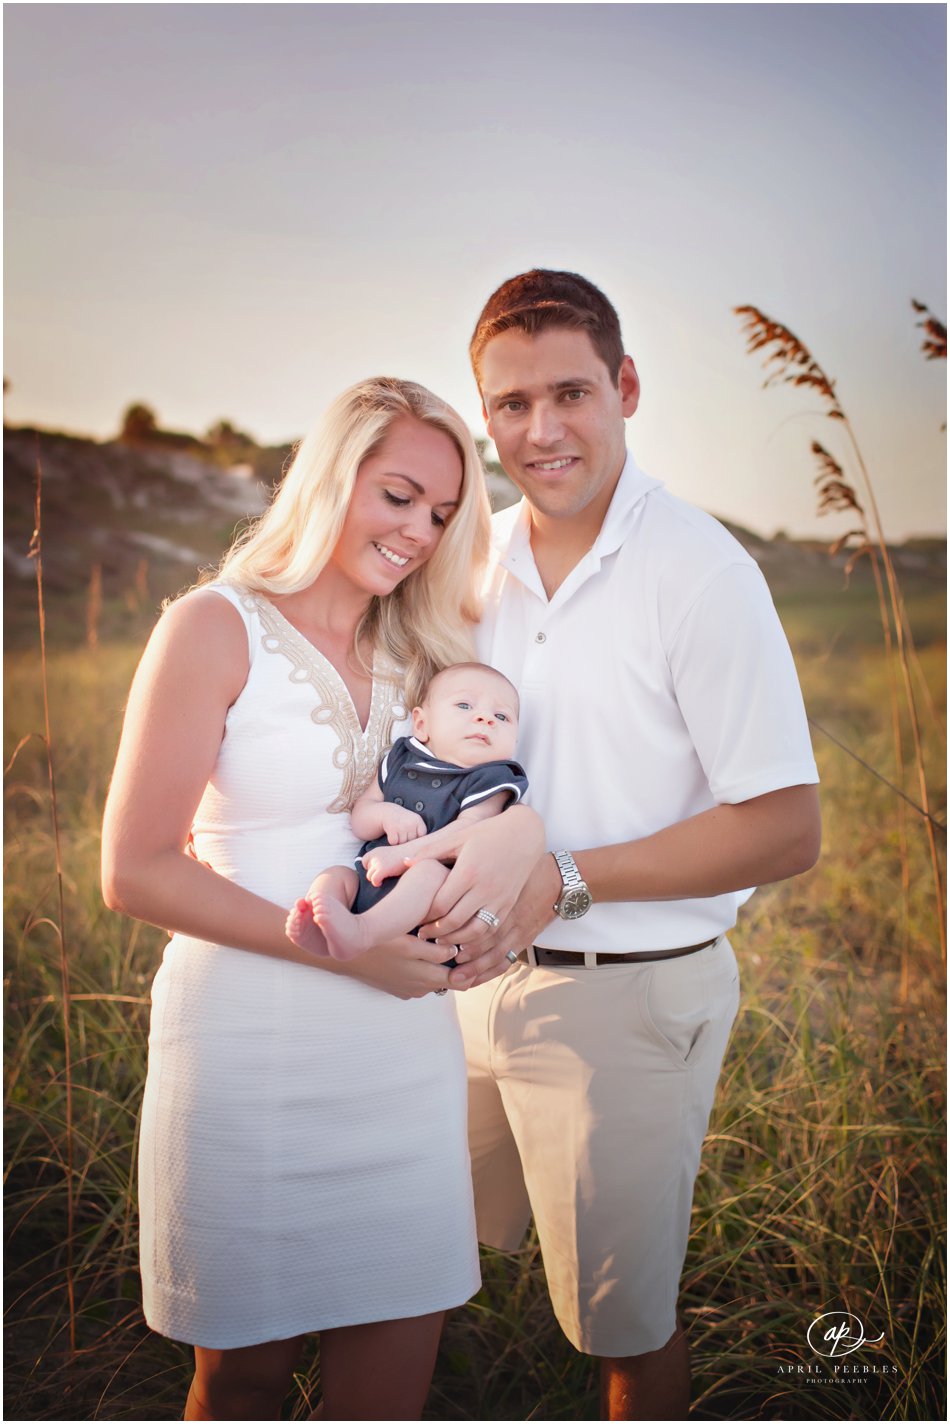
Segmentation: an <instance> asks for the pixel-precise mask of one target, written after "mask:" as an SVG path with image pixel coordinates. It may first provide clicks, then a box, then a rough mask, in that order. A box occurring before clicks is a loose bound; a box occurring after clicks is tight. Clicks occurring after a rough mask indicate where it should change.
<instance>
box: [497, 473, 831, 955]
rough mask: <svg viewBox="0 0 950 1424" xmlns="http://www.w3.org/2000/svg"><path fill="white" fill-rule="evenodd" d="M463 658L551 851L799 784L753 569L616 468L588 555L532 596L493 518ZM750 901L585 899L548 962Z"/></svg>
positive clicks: (770, 626) (809, 776)
mask: <svg viewBox="0 0 950 1424" xmlns="http://www.w3.org/2000/svg"><path fill="white" fill-rule="evenodd" d="M478 648H479V657H481V658H482V659H483V660H484V661H485V662H486V663H490V664H491V665H492V666H493V667H496V668H498V669H500V671H501V672H503V673H505V674H506V676H508V677H509V678H510V679H511V681H512V682H513V683H514V685H515V686H516V687H517V688H518V691H519V693H520V694H521V731H520V736H519V740H518V759H519V760H520V761H521V762H522V764H523V765H524V767H525V769H526V770H527V773H528V779H529V782H530V788H531V789H530V794H529V797H528V800H529V802H530V804H531V805H532V806H534V808H535V809H536V810H537V811H538V813H539V814H540V815H541V817H542V818H543V820H544V823H545V826H546V828H547V843H548V846H549V848H551V849H552V850H558V849H562V848H564V849H567V850H573V851H579V850H584V849H588V848H591V847H593V846H601V845H611V844H613V843H615V842H617V841H627V840H635V839H638V838H640V837H641V836H648V835H650V834H651V833H652V832H654V831H658V830H661V829H662V828H663V827H665V826H669V825H672V824H674V823H675V822H677V821H682V820H684V819H685V818H686V817H687V816H692V815H695V814H696V813H697V812H699V811H704V810H707V809H708V808H709V807H710V806H714V805H716V804H719V803H723V802H739V801H747V800H749V799H750V798H752V797H754V796H762V795H764V794H765V793H766V792H768V791H776V790H778V789H779V788H780V787H783V786H797V785H802V784H804V783H806V782H816V781H817V780H818V773H817V770H816V768H815V762H814V758H813V756H812V751H811V743H810V740H809V736H808V726H807V722H806V718H805V709H804V706H803V704H802V698H801V692H800V690H799V686H798V678H797V676H796V673H795V667H794V664H793V662H792V655H791V652H790V651H789V647H788V643H787V641H786V638H785V634H784V632H783V631H782V627H781V624H780V623H779V620H778V616H777V614H776V612H775V609H774V607H773V604H772V599H771V596H770V594H769V591H768V588H767V586H766V583H765V580H764V579H763V577H762V575H761V573H760V572H759V569H758V566H757V565H756V564H755V562H754V560H752V559H751V558H750V557H749V555H748V554H747V553H746V552H745V550H744V549H743V548H742V546H741V545H740V544H738V543H737V542H736V540H735V539H733V537H732V535H731V534H729V533H728V532H727V531H726V530H725V529H724V528H723V527H722V525H720V524H718V523H717V522H716V520H714V519H712V518H711V517H710V516H709V515H707V514H704V513H702V512H701V511H700V510H698V509H694V508H693V507H692V506H690V505H688V504H684V503H683V502H682V501H680V500H678V499H675V498H674V497H673V496H672V495H670V494H668V493H667V492H666V490H664V489H663V487H662V485H661V484H660V482H659V481H658V480H654V479H651V478H650V477H649V476H647V475H645V474H644V473H643V472H642V471H641V470H640V469H638V468H637V466H636V465H635V464H634V462H633V460H632V458H631V457H630V456H629V455H628V456H627V460H626V463H625V465H624V468H623V471H622V473H621V476H620V480H619V483H618V485H617V488H616V490H615V492H614V497H613V500H612V501H611V504H610V508H609V510H608V512H607V516H606V518H605V520H604V524H603V527H602V529H601V531H600V534H599V535H598V537H597V540H596V542H595V543H594V545H593V547H592V548H591V549H590V550H589V551H588V553H587V554H585V556H584V558H583V559H582V560H581V561H580V563H579V564H578V565H577V567H576V568H575V569H573V570H572V572H571V573H570V574H569V575H568V577H567V578H566V579H565V581H564V583H563V584H562V585H561V586H560V588H558V589H557V591H556V592H555V594H554V597H553V598H552V599H550V601H549V600H548V598H547V595H546V594H545V592H544V588H543V585H542V583H541V579H540V576H539V574H538V571H537V568H536V566H535V562H534V556H533V554H532V551H531V542H530V522H529V516H528V508H527V504H526V503H525V501H522V502H521V504H519V505H516V506H515V507H514V508H513V509H507V510H503V511H502V513H500V514H498V515H496V516H495V518H494V520H493V562H492V566H491V569H490V572H489V578H488V584H487V597H486V606H485V616H484V619H483V621H482V624H481V627H480V629H479V634H478ZM751 893H752V891H751V890H746V891H737V892H735V893H733V894H728V895H717V896H714V897H712V898H709V899H694V900H665V901H636V902H627V903H624V904H600V905H598V904H595V905H594V906H593V907H592V908H591V910H590V911H589V912H588V913H587V914H586V915H585V916H584V917H583V919H580V920H576V921H573V922H570V923H564V922H562V921H560V920H555V921H554V923H553V924H552V925H550V926H549V927H548V928H547V930H545V931H544V932H543V933H542V934H541V935H540V936H539V943H541V944H543V945H545V946H546V947H548V948H552V949H580V950H599V951H602V952H603V951H606V952H610V951H614V952H616V953H624V952H629V951H631V950H647V949H669V948H676V947H679V946H681V945H689V944H698V943H700V942H701V941H702V940H705V939H712V938H713V937H714V936H715V935H718V934H720V933H722V932H724V931H725V930H728V929H730V928H731V927H732V925H733V924H735V920H736V913H737V910H738V907H739V905H740V904H742V902H743V901H744V900H746V899H748V897H749V895H750V894H751Z"/></svg>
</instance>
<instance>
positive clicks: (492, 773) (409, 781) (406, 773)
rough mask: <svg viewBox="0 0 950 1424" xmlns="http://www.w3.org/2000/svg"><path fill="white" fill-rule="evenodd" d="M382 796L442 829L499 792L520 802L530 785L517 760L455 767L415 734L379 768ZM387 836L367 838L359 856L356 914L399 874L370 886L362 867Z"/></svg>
mask: <svg viewBox="0 0 950 1424" xmlns="http://www.w3.org/2000/svg"><path fill="white" fill-rule="evenodd" d="M377 779H378V781H379V786H380V790H381V791H382V793H383V799H384V800H385V801H390V802H392V803H393V804H394V805H396V806H405V807H406V808H407V810H409V811H415V812H416V813H417V814H418V815H420V816H421V817H422V819H423V820H424V821H425V823H426V830H427V832H429V833H430V834H431V832H432V831H440V830H441V829H442V827H443V826H449V825H451V824H452V822H453V821H454V820H455V818H456V816H457V815H458V814H459V812H460V811H465V810H467V808H468V807H469V806H475V805H477V804H478V802H479V801H484V800H485V799H486V798H487V797H489V796H495V795H497V794H498V792H499V791H507V792H509V793H510V796H511V799H512V801H520V800H521V798H522V797H523V796H524V794H525V792H526V791H527V789H528V778H527V776H526V775H525V772H524V768H523V767H522V766H520V765H519V764H518V762H516V761H487V762H484V763H483V764H482V765H481V766H456V765H455V763H454V762H450V761H440V760H439V758H438V757H434V756H433V755H432V754H431V752H430V751H429V749H428V747H426V746H425V745H424V744H423V743H422V742H417V741H416V739H415V737H399V738H398V740H397V741H395V742H394V743H393V745H392V747H391V749H390V750H389V751H388V752H387V753H386V755H385V756H384V757H383V759H382V761H381V762H380V764H379V771H378V772H377ZM388 844H389V842H388V840H387V839H386V837H385V836H377V838H376V839H375V840H372V841H366V842H365V843H364V844H363V845H362V846H361V847H360V853H359V857H358V858H357V860H356V873H357V875H358V876H359V886H358V888H357V891H356V899H355V900H354V901H353V913H354V914H355V915H359V914H362V912H363V911H364V910H368V909H369V908H370V906H371V905H375V904H376V902H377V900H381V899H382V898H383V896H384V895H388V894H389V892H390V890H392V888H393V886H394V885H396V884H397V883H398V879H399V877H398V876H396V875H391V876H388V877H387V879H385V880H384V881H383V883H382V885H371V884H370V883H369V881H368V880H367V878H366V871H365V870H364V869H363V864H362V857H363V856H364V855H366V853H367V852H368V851H371V850H375V849H376V847H377V846H384V845H388ZM406 854H407V855H411V854H412V842H411V841H409V842H407V844H406Z"/></svg>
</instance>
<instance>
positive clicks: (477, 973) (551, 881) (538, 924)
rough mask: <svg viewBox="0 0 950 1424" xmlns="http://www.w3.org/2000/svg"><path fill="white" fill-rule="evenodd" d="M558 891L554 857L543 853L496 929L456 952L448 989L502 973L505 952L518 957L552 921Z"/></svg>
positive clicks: (467, 986)
mask: <svg viewBox="0 0 950 1424" xmlns="http://www.w3.org/2000/svg"><path fill="white" fill-rule="evenodd" d="M561 888H562V881H561V876H560V873H559V871H558V868H557V866H556V864H555V863H554V857H553V856H552V855H549V854H547V853H545V854H544V855H542V856H541V857H540V858H539V859H538V860H537V861H536V863H535V866H534V869H533V870H532V872H531V874H530V875H529V877H528V880H527V882H526V884H525V886H524V889H523V890H522V891H521V894H520V895H519V896H518V899H517V900H516V901H515V904H514V907H513V909H512V911H511V913H510V914H509V915H508V917H507V918H506V919H504V920H503V921H502V923H501V925H500V926H499V927H498V929H497V930H489V932H488V936H487V937H486V938H485V939H483V940H482V941H481V943H475V944H471V943H470V944H468V945H463V946H462V948H461V949H460V950H459V952H458V954H457V955H456V962H457V965H458V967H457V968H456V969H453V970H452V971H451V973H450V974H449V984H450V986H451V987H452V988H453V989H473V988H475V986H476V985H478V984H485V983H487V982H488V980H489V979H494V978H495V976H496V975H497V974H501V973H504V972H505V971H506V970H507V969H508V967H509V964H510V961H509V960H508V958H507V954H508V951H509V950H514V952H515V953H516V954H518V953H520V951H521V950H523V949H526V948H527V947H528V945H529V944H534V942H535V940H536V939H537V937H538V935H539V934H540V933H541V931H542V930H543V929H544V927H545V926H546V925H549V924H550V923H551V921H552V920H553V919H554V902H555V900H556V899H557V897H558V895H560V893H561Z"/></svg>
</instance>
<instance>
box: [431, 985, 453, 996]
mask: <svg viewBox="0 0 950 1424" xmlns="http://www.w3.org/2000/svg"><path fill="white" fill-rule="evenodd" d="M432 992H433V994H447V993H448V992H449V986H448V984H446V985H444V986H443V987H442V988H441V989H433V990H432Z"/></svg>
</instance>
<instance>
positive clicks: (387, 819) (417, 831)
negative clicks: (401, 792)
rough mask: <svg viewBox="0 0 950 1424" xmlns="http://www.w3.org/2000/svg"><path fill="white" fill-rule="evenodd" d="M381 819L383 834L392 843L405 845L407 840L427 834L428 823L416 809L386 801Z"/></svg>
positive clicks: (380, 815) (380, 814) (381, 810)
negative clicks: (411, 809)
mask: <svg viewBox="0 0 950 1424" xmlns="http://www.w3.org/2000/svg"><path fill="white" fill-rule="evenodd" d="M379 819H380V824H381V825H382V828H383V835H384V836H385V837H386V839H387V840H388V841H389V844H390V845H405V844H406V843H407V841H416V840H418V839H419V837H420V836H424V835H425V834H426V823H425V821H424V820H423V819H422V817H421V816H417V815H416V813H415V811H408V810H407V809H406V807H405V806H394V805H393V804H392V802H391V801H386V802H384V804H383V806H382V807H381V809H380V813H379Z"/></svg>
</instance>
